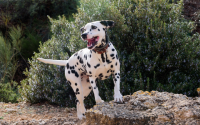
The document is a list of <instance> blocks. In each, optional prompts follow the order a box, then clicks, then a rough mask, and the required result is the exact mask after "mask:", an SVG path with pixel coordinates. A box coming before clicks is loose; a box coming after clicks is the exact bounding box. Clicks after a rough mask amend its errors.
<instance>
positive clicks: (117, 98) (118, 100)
mask: <svg viewBox="0 0 200 125" xmlns="http://www.w3.org/2000/svg"><path fill="white" fill-rule="evenodd" d="M114 101H115V102H116V103H124V99H123V96H122V94H121V93H118V94H115V95H114Z"/></svg>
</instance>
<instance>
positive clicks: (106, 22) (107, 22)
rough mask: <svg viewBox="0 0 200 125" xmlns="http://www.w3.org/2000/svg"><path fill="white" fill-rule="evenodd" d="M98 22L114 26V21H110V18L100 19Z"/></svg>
mask: <svg viewBox="0 0 200 125" xmlns="http://www.w3.org/2000/svg"><path fill="white" fill-rule="evenodd" d="M100 23H101V24H102V25H104V26H109V27H113V26H114V21H111V20H102V21H100Z"/></svg>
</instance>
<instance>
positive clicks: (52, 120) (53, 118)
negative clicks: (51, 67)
mask: <svg viewBox="0 0 200 125" xmlns="http://www.w3.org/2000/svg"><path fill="white" fill-rule="evenodd" d="M38 124H40V125H52V124H53V125H85V123H84V121H83V120H82V121H81V120H79V119H78V118H77V115H76V109H75V108H67V107H59V106H53V105H50V104H48V103H40V104H33V105H31V104H30V103H26V102H20V103H14V104H12V103H3V102H0V125H38Z"/></svg>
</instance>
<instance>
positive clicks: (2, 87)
mask: <svg viewBox="0 0 200 125" xmlns="http://www.w3.org/2000/svg"><path fill="white" fill-rule="evenodd" d="M22 40H23V37H22V30H21V28H20V27H12V28H11V29H10V31H9V35H8V36H7V37H3V35H2V34H1V33H0V69H1V70H0V101H5V102H9V101H10V102H16V101H17V97H18V95H17V93H16V92H17V84H16V82H13V81H12V79H13V77H14V75H15V72H16V70H17V67H18V63H17V55H19V54H20V52H21V41H22Z"/></svg>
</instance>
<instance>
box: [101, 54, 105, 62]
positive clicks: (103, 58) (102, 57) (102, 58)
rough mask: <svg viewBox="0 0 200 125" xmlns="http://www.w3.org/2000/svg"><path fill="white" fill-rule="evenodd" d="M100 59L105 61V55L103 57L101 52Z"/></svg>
mask: <svg viewBox="0 0 200 125" xmlns="http://www.w3.org/2000/svg"><path fill="white" fill-rule="evenodd" d="M101 60H102V62H105V57H104V54H103V53H102V54H101Z"/></svg>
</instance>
